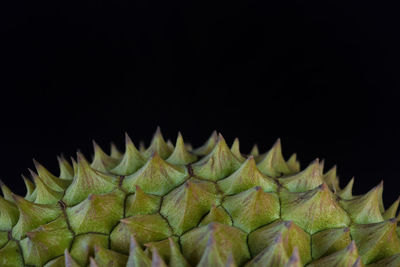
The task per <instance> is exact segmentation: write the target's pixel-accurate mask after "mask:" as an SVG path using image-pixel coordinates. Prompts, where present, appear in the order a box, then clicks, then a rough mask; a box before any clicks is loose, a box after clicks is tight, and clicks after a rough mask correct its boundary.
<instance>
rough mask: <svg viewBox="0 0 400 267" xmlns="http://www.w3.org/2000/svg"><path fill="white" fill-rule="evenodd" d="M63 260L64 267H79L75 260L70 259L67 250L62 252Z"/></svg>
mask: <svg viewBox="0 0 400 267" xmlns="http://www.w3.org/2000/svg"><path fill="white" fill-rule="evenodd" d="M64 260H65V262H64V264H65V267H80V265H79V264H78V263H77V262H76V260H75V259H74V258H72V256H71V254H69V252H68V249H65V250H64Z"/></svg>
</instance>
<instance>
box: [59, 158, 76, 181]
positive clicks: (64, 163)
mask: <svg viewBox="0 0 400 267" xmlns="http://www.w3.org/2000/svg"><path fill="white" fill-rule="evenodd" d="M57 161H58V166H59V169H60V174H59V175H58V177H59V178H61V179H66V180H72V178H74V169H73V168H72V166H71V164H69V162H68V160H66V159H65V158H64V156H63V155H61V156H58V157H57Z"/></svg>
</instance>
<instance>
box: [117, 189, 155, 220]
mask: <svg viewBox="0 0 400 267" xmlns="http://www.w3.org/2000/svg"><path fill="white" fill-rule="evenodd" d="M160 204H161V197H159V196H155V195H150V194H146V193H145V192H143V190H142V189H141V188H140V186H138V185H137V186H136V190H135V194H132V195H129V196H128V198H127V199H126V201H125V217H129V216H134V215H145V214H153V213H156V212H157V211H158V210H159V208H160Z"/></svg>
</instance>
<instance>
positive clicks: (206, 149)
mask: <svg viewBox="0 0 400 267" xmlns="http://www.w3.org/2000/svg"><path fill="white" fill-rule="evenodd" d="M217 142H218V134H217V131H215V130H214V131H213V132H212V134H211V136H210V137H209V138H208V139H207V141H206V142H205V143H204V145H202V146H201V147H198V148H196V149H194V150H193V154H195V155H198V156H205V155H208V154H209V153H210V152H211V151H212V150H213V148H214V146H215V145H216V144H217Z"/></svg>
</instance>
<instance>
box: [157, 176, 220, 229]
mask: <svg viewBox="0 0 400 267" xmlns="http://www.w3.org/2000/svg"><path fill="white" fill-rule="evenodd" d="M217 193H218V191H217V188H216V186H215V184H214V183H212V182H207V181H202V180H197V179H190V180H188V181H186V182H185V183H184V184H182V185H181V186H179V187H178V188H176V189H174V190H173V191H171V192H170V193H169V194H168V195H166V196H165V197H164V199H163V202H162V205H161V210H160V213H161V214H162V215H163V216H164V217H165V218H167V220H168V222H169V224H170V225H171V227H172V229H173V230H174V232H175V234H177V235H181V234H182V233H184V232H185V231H187V230H189V229H190V228H193V227H195V226H196V225H197V224H198V223H199V221H200V219H201V218H202V217H203V216H204V215H205V214H206V213H207V212H208V211H209V210H210V209H211V206H212V205H213V204H215V203H217V202H218V200H219V199H218V196H217Z"/></svg>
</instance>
